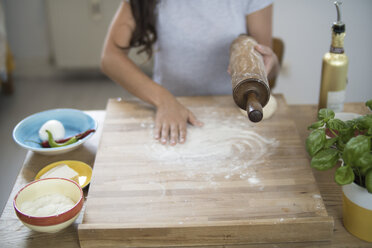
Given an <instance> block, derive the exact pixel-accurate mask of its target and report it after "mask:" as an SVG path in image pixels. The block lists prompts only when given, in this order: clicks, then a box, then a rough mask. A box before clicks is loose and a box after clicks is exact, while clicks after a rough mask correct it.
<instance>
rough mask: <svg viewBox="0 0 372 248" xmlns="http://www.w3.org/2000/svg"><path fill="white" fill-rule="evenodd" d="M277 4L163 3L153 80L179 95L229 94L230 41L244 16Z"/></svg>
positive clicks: (241, 29) (266, 0) (264, 0)
mask: <svg viewBox="0 0 372 248" xmlns="http://www.w3.org/2000/svg"><path fill="white" fill-rule="evenodd" d="M272 2H273V0H213V1H211V0H177V1H176V0H161V1H160V2H159V3H158V6H157V26H156V28H157V32H158V40H157V42H156V44H155V47H154V74H153V79H154V81H155V82H157V83H159V84H161V85H163V86H164V87H165V88H167V89H168V90H169V91H170V92H172V93H173V94H174V95H177V96H190V95H221V94H231V92H232V87H231V78H230V76H229V74H228V73H227V67H228V64H229V47H230V44H231V42H232V41H233V40H234V39H235V38H236V37H237V36H238V35H239V34H242V33H246V32H247V28H246V24H245V16H246V15H248V14H250V13H252V12H255V11H257V10H260V9H262V8H264V7H266V6H268V5H270V4H271V3H272Z"/></svg>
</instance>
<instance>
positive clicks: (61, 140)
mask: <svg viewBox="0 0 372 248" xmlns="http://www.w3.org/2000/svg"><path fill="white" fill-rule="evenodd" d="M95 131H96V130H95V129H89V130H87V131H85V132H82V133H79V134H77V135H75V136H72V137H76V139H77V140H80V139H83V138H85V137H87V136H88V135H89V134H91V133H94V132H95ZM72 137H69V138H64V139H59V140H56V143H65V142H67V141H68V140H70V139H71V138H72ZM40 145H41V146H42V147H44V148H50V145H49V141H48V140H45V141H43V142H41V143H40Z"/></svg>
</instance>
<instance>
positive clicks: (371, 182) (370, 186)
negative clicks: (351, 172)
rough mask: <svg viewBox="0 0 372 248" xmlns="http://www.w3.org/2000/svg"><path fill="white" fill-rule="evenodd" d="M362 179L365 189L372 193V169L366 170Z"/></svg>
mask: <svg viewBox="0 0 372 248" xmlns="http://www.w3.org/2000/svg"><path fill="white" fill-rule="evenodd" d="M364 180H365V185H366V189H367V190H368V192H369V193H372V170H369V171H368V172H367V174H366V177H365V179H364Z"/></svg>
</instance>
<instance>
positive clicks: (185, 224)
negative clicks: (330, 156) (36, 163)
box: [78, 95, 333, 247]
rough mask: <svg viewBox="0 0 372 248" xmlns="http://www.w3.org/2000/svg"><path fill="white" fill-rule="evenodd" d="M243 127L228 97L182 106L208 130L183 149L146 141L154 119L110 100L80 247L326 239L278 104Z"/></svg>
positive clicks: (329, 225)
mask: <svg viewBox="0 0 372 248" xmlns="http://www.w3.org/2000/svg"><path fill="white" fill-rule="evenodd" d="M276 98H277V101H278V104H279V106H278V110H277V112H276V114H275V115H274V116H273V117H272V118H271V119H269V120H265V121H262V122H260V123H258V124H252V123H250V122H249V121H248V120H247V118H246V117H245V116H243V115H242V114H241V113H240V111H239V109H238V108H237V107H236V105H235V104H234V103H233V100H232V97H231V96H218V97H184V98H179V101H180V102H182V103H183V104H184V105H186V106H188V107H189V108H190V109H191V110H192V111H193V113H194V114H195V115H196V116H197V117H198V118H199V119H200V120H201V121H203V122H204V123H205V125H204V127H202V128H201V129H199V128H193V127H192V128H189V129H188V140H187V143H186V144H184V145H177V146H175V147H170V146H163V145H161V144H159V143H157V142H156V141H154V140H153V138H152V129H153V118H154V110H153V109H152V108H150V107H149V106H147V105H144V104H141V103H138V102H125V101H120V100H110V101H109V102H108V106H107V112H106V119H105V123H104V127H103V133H102V137H101V141H100V145H99V147H98V152H97V156H96V161H95V165H94V171H93V178H92V181H91V184H90V189H89V195H88V200H87V203H86V210H85V214H84V218H83V223H82V224H80V225H79V231H78V233H79V240H80V245H81V247H166V246H203V245H227V244H229V245H238V244H248V243H266V242H300V241H319V240H328V239H329V238H330V237H331V235H332V233H333V219H332V218H331V217H329V216H328V214H327V212H326V209H325V207H324V204H323V200H322V198H321V195H320V193H319V191H318V188H317V185H316V184H315V180H314V177H313V175H312V172H311V169H310V165H309V159H308V157H307V154H306V151H305V149H304V144H303V143H302V142H301V141H300V138H299V135H298V133H297V130H296V128H295V124H294V122H293V120H292V119H290V117H289V114H288V107H287V105H286V102H285V100H284V98H283V96H281V95H279V96H276Z"/></svg>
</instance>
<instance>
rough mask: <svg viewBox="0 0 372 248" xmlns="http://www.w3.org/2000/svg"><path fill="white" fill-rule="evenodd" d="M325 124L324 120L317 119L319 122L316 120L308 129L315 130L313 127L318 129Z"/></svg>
mask: <svg viewBox="0 0 372 248" xmlns="http://www.w3.org/2000/svg"><path fill="white" fill-rule="evenodd" d="M322 126H324V121H322V120H321V121H317V122H314V123H313V124H311V125H310V126H308V127H307V129H308V130H313V129H317V128H320V127H322Z"/></svg>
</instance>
